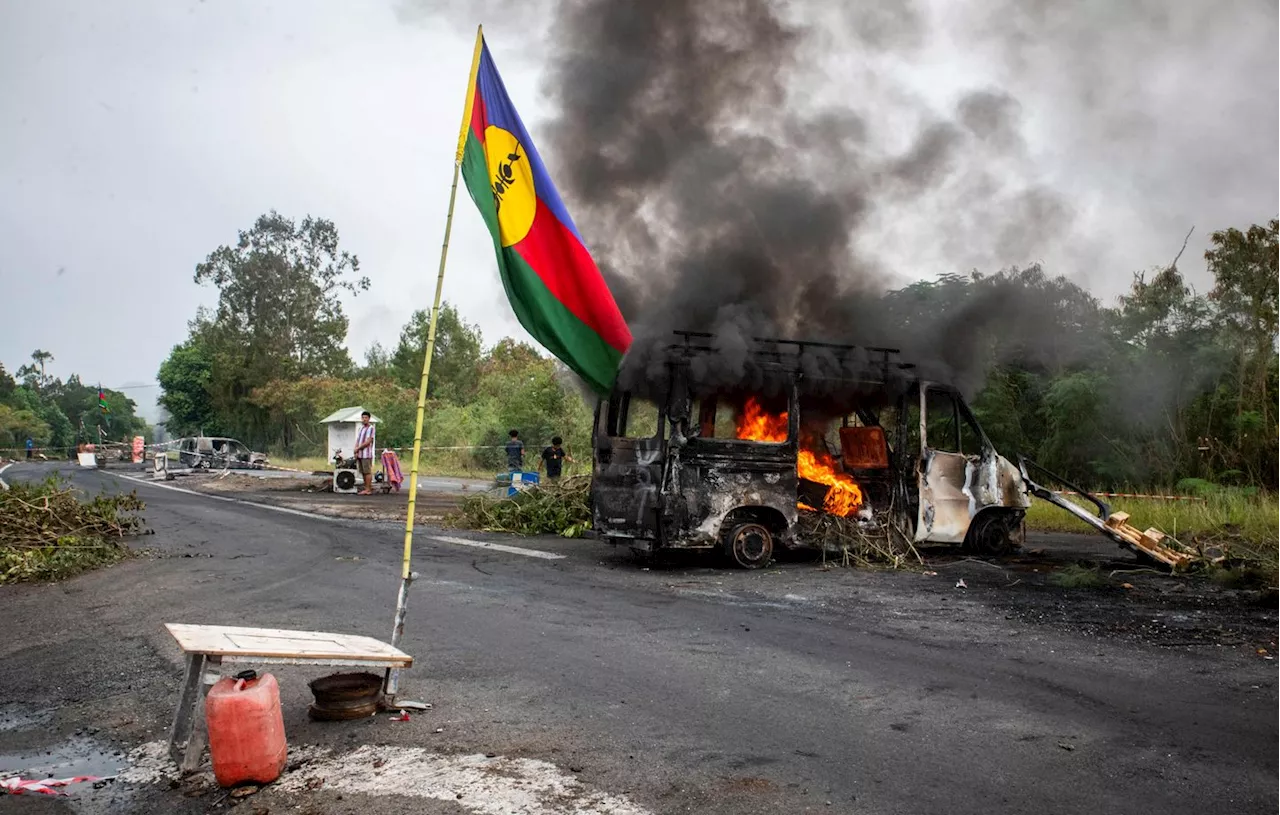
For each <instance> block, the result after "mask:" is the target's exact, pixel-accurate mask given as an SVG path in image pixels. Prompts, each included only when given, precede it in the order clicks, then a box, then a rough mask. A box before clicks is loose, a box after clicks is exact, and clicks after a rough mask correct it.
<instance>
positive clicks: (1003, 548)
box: [964, 511, 1018, 556]
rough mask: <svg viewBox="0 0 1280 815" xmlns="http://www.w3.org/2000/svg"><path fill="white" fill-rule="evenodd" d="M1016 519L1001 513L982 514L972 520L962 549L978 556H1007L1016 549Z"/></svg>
mask: <svg viewBox="0 0 1280 815" xmlns="http://www.w3.org/2000/svg"><path fill="white" fill-rule="evenodd" d="M1016 528H1017V519H1016V518H1015V517H1013V516H1010V515H1008V514H1006V513H1003V512H990V511H988V512H982V513H979V514H978V517H976V518H974V519H973V523H972V524H970V526H969V534H968V535H966V536H965V539H964V548H965V549H968V550H969V551H971V552H974V553H976V554H979V555H988V556H995V555H1007V554H1009V553H1010V552H1013V551H1015V550H1017V549H1018V540H1017V537H1016V536H1015V531H1016Z"/></svg>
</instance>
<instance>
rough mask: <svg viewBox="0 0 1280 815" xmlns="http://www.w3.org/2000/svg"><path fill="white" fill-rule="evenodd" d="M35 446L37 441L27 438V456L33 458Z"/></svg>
mask: <svg viewBox="0 0 1280 815" xmlns="http://www.w3.org/2000/svg"><path fill="white" fill-rule="evenodd" d="M35 447H36V443H35V441H33V440H32V439H27V458H31V451H32V450H34V449H35Z"/></svg>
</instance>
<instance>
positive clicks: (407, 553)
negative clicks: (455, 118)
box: [383, 26, 484, 703]
mask: <svg viewBox="0 0 1280 815" xmlns="http://www.w3.org/2000/svg"><path fill="white" fill-rule="evenodd" d="M483 45H484V29H483V27H480V26H477V27H476V46H475V51H474V52H473V54H472V56H471V73H470V74H469V77H468V79H467V99H466V103H465V106H464V108H463V111H462V132H461V134H460V135H459V137H458V153H457V155H456V156H455V158H454V162H453V186H452V187H450V189H449V211H448V214H447V215H446V216H445V220H444V243H443V244H441V246H440V269H439V272H438V273H437V274H436V296H435V301H434V302H433V303H432V304H431V322H430V324H429V326H428V328H427V349H426V353H425V354H424V355H423V358H422V379H421V380H420V381H419V382H418V417H417V420H416V421H415V423H414V427H413V460H412V462H411V463H410V465H409V506H408V509H407V514H406V516H405V521H404V562H403V567H402V568H401V570H400V593H399V596H398V597H397V598H396V618H395V624H394V626H393V628H392V630H391V645H392V646H394V647H399V645H400V640H401V638H402V637H403V636H404V618H405V613H406V612H407V611H408V600H409V584H410V583H412V582H413V578H414V574H413V572H412V571H411V570H410V565H411V562H412V556H413V525H414V511H415V508H416V506H417V503H418V460H419V457H420V456H421V454H422V418H423V415H424V414H425V413H426V410H427V381H428V380H429V378H430V376H431V357H432V356H434V354H435V350H436V323H437V321H438V320H439V318H440V295H441V292H442V291H443V289H444V269H445V259H446V258H447V257H448V255H449V234H450V233H451V232H452V231H453V205H454V202H455V201H456V200H457V197H458V175H459V173H460V172H461V170H462V152H463V148H464V147H465V146H466V140H467V128H468V126H469V125H470V124H471V109H472V104H473V102H474V100H475V92H476V73H477V71H478V70H479V67H480V52H481V49H482V47H483ZM399 684H400V671H399V669H395V668H393V669H391V670H389V671H387V677H386V682H385V686H384V688H383V696H384V697H385V698H386V700H387V701H388V702H390V703H394V702H395V698H396V694H397V692H398V690H399Z"/></svg>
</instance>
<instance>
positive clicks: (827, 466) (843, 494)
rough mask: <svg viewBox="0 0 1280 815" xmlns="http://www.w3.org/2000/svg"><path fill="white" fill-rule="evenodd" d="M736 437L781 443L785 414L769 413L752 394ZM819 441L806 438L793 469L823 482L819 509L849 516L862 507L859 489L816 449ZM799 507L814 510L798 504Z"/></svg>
mask: <svg viewBox="0 0 1280 815" xmlns="http://www.w3.org/2000/svg"><path fill="white" fill-rule="evenodd" d="M736 429H737V433H736V435H737V437H738V438H740V439H750V440H752V441H766V442H782V441H786V440H787V413H786V411H783V412H782V413H772V414H771V413H769V412H767V411H766V410H765V409H764V408H763V407H762V406H761V405H760V402H759V401H758V400H757V399H756V398H755V397H754V396H753V397H750V398H748V399H747V401H746V404H744V405H743V406H742V412H741V414H740V415H739V416H738V421H737V428H736ZM818 444H819V440H818V439H816V438H806V439H804V440H802V442H801V449H800V452H799V453H797V454H796V472H797V473H798V474H799V476H800V477H801V478H806V479H808V480H810V481H816V482H818V483H819V484H826V485H827V487H828V488H829V489H828V490H827V495H826V498H825V499H823V502H822V509H823V511H824V512H829V513H831V514H832V515H841V516H844V515H852V514H853V513H855V512H857V511H858V507H860V506H862V489H861V488H860V487H858V483H857V482H856V481H854V480H853V479H852V478H850V477H849V476H848V475H846V474H845V473H842V472H839V471H838V470H837V469H836V463H835V460H834V459H832V458H831V455H830V454H829V453H827V452H826V451H825V450H821V449H818ZM797 506H799V507H800V508H801V509H814V507H810V506H808V505H806V504H803V503H799V504H797Z"/></svg>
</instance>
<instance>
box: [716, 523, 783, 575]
mask: <svg viewBox="0 0 1280 815" xmlns="http://www.w3.org/2000/svg"><path fill="white" fill-rule="evenodd" d="M725 549H726V551H727V553H728V555H729V558H730V559H731V560H732V561H733V562H734V564H735V565H737V566H740V567H741V568H743V569H760V568H763V567H764V566H767V565H768V564H769V561H770V560H771V559H772V558H773V533H772V532H770V531H769V528H768V527H766V526H764V525H763V524H758V523H745V524H739V525H738V526H735V527H734V528H733V531H731V532H730V533H729V539H728V540H727V541H726V542H725Z"/></svg>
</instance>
